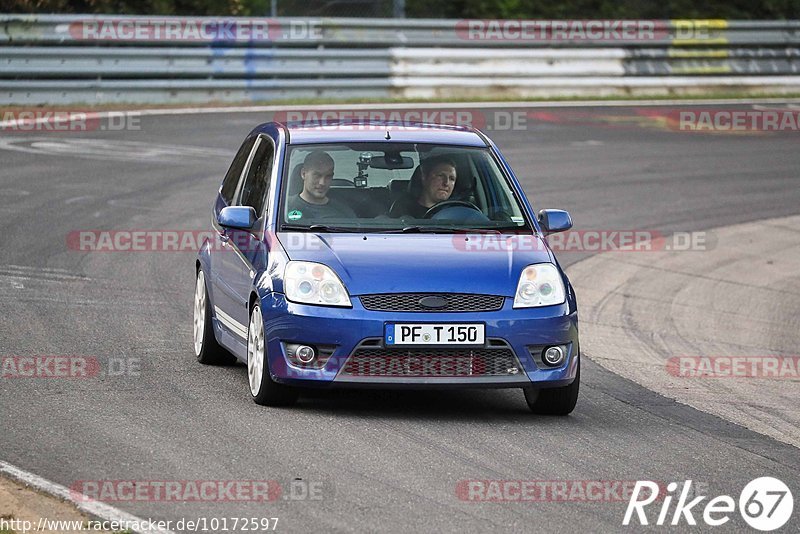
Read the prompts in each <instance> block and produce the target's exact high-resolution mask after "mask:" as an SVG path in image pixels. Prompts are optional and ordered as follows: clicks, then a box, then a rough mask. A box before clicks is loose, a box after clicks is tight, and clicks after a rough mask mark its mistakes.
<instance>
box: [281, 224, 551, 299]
mask: <svg viewBox="0 0 800 534" xmlns="http://www.w3.org/2000/svg"><path fill="white" fill-rule="evenodd" d="M278 238H279V240H280V242H281V244H282V245H283V247H284V249H285V250H286V253H287V255H288V256H289V258H290V259H292V260H303V261H315V262H319V263H323V264H325V265H327V266H328V267H330V268H332V269H333V270H334V271H335V272H336V274H338V275H339V277H340V278H341V279H342V281H343V282H344V283H345V286H346V287H347V290H348V292H349V293H350V294H351V295H365V294H371V293H416V292H419V293H427V292H431V293H450V292H453V293H478V294H487V295H505V296H509V297H513V296H514V293H515V291H516V288H517V282H518V281H519V276H520V273H521V272H522V269H524V268H525V266H527V265H530V264H532V263H543V262H549V261H551V257H550V253H549V250H548V249H547V248H546V246H545V245H544V243H543V241H542V239H541V238H539V237H537V236H534V235H531V234H527V235H513V236H511V235H504V236H501V235H496V234H470V235H465V234H435V235H434V234H422V235H408V234H403V235H393V234H312V233H300V232H284V233H280V234H278Z"/></svg>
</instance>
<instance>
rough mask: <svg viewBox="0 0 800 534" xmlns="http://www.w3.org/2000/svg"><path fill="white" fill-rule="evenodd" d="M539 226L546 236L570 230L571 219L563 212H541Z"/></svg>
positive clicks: (567, 213)
mask: <svg viewBox="0 0 800 534" xmlns="http://www.w3.org/2000/svg"><path fill="white" fill-rule="evenodd" d="M539 224H540V225H541V226H542V230H544V231H545V233H547V234H555V233H557V232H565V231H567V230H569V229H570V228H572V217H570V216H569V212H566V211H564V210H541V211H540V212H539Z"/></svg>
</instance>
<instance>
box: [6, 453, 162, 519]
mask: <svg viewBox="0 0 800 534" xmlns="http://www.w3.org/2000/svg"><path fill="white" fill-rule="evenodd" d="M0 473H2V474H4V475H7V476H9V477H10V478H12V479H14V480H17V481H19V482H22V483H23V484H26V485H28V486H31V487H33V488H36V489H37V490H39V491H42V492H44V493H47V494H48V495H52V496H54V497H57V498H59V499H62V500H65V501H67V502H70V503H72V504H73V505H74V506H75V507H76V508H78V510H80V511H82V512H84V513H85V514H88V515H89V516H91V517H93V518H97V519H99V520H101V521H118V522H126V523H127V524H128V525H134V524H136V525H147V524H148V522H147V520H145V519H141V518H138V517H136V516H135V515H132V514H129V513H128V512H123V511H122V510H119V509H117V508H114V507H113V506H109V505H107V504H106V503H102V502H98V501H91V500H87V501H83V500H81V499H77V498H76V497H75V496H74V495H73V492H72V491H70V490H69V489H68V488H65V487H64V486H62V485H60V484H56V483H55V482H50V481H49V480H46V479H44V478H42V477H40V476H38V475H34V474H33V473H29V472H28V471H24V470H22V469H20V468H19V467H17V466H14V465H11V464H9V463H6V462H3V461H2V460H0ZM130 530H131V532H136V533H141V534H153V533H159V534H175V533H174V532H173V531H171V530H160V529H156V528H153V529H152V530H149V529H148V530H134V529H130Z"/></svg>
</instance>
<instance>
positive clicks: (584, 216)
mask: <svg viewBox="0 0 800 534" xmlns="http://www.w3.org/2000/svg"><path fill="white" fill-rule="evenodd" d="M539 111H541V110H539ZM549 111H552V113H548V114H542V115H538V116H537V117H538V119H537V120H530V121H529V122H528V123H527V125H526V127H525V128H524V129H519V130H511V131H509V130H505V131H492V132H489V135H490V136H492V138H493V139H494V140H495V142H496V143H497V144H498V145H499V147H500V148H501V150H502V151H503V152H504V153H505V155H506V156H507V157H508V158H509V159H510V161H511V164H512V166H513V167H514V169H515V171H516V173H517V175H518V177H519V178H520V179H521V180H522V182H523V184H524V186H525V189H526V192H527V194H528V196H529V198H530V199H531V201H532V202H533V204H534V206H535V208H536V209H540V208H543V207H553V208H563V209H567V210H569V211H570V212H571V214H572V216H573V219H574V220H575V224H576V228H577V229H640V230H641V229H657V230H660V231H661V232H664V233H670V232H674V231H698V230H704V229H710V228H715V227H720V226H726V225H731V224H735V223H741V222H745V221H753V220H759V219H765V218H773V217H780V216H787V215H793V214H797V213H800V186H798V169H800V149H799V148H800V143H798V141H800V138H799V137H798V135H799V134H798V133H797V132H796V131H795V132H783V133H754V132H753V133H743V134H719V133H717V134H712V133H697V132H694V133H688V132H680V131H675V130H674V129H670V128H668V127H665V126H664V123H663V121H660V120H659V119H658V118H652V114H645V115H642V114H640V113H639V112H638V111H637V110H635V109H632V108H631V109H627V108H583V109H577V110H575V109H573V110H557V109H554V110H549ZM643 117H644V118H643ZM267 119H268V117H267V116H266V115H264V114H258V113H228V114H213V115H188V116H181V115H176V116H146V117H142V118H141V129H140V130H136V131H116V132H110V131H95V132H86V133H35V134H34V133H30V134H12V133H8V132H4V133H0V162H2V165H0V176H2V180H0V200H1V202H0V221H2V228H3V231H2V234H0V248H1V250H2V259H0V299H2V319H1V320H0V356H3V357H10V356H32V355H75V356H90V357H93V358H96V359H97V361H98V364H99V366H100V368H101V369H102V370H103V372H101V373H99V374H98V376H96V377H95V378H93V379H46V378H37V379H26V378H3V379H0V428H2V434H1V436H2V437H1V438H0V460H3V461H6V462H9V463H11V464H14V465H16V466H19V467H21V468H23V469H25V470H28V471H31V472H33V473H36V474H38V475H40V476H42V477H44V478H47V479H49V480H51V481H54V482H57V483H59V484H62V485H64V486H68V487H69V486H73V485H74V484H76V483H77V482H78V481H104V480H113V481H119V480H133V481H154V480H156V481H168V480H183V481H186V480H191V481H199V480H207V481H209V480H210V481H220V480H221V481H232V480H276V481H278V482H279V483H280V484H281V485H282V486H283V487H284V493H283V494H282V496H281V498H279V499H277V500H276V501H274V502H268V503H263V502H260V503H259V502H243V501H222V502H212V503H206V502H175V501H168V500H164V499H162V500H158V501H156V502H151V501H145V502H131V501H121V502H120V501H116V502H110V503H109V504H112V505H113V506H116V507H118V508H120V509H122V510H125V511H127V512H130V513H132V514H135V515H137V516H139V517H143V518H148V517H150V518H157V519H164V520H167V519H170V520H179V519H181V518H186V519H196V518H201V517H206V518H211V517H217V518H224V517H228V518H232V517H237V516H238V517H248V518H249V517H278V518H279V524H278V531H283V532H309V531H313V532H316V531H337V532H338V531H359V532H375V531H390V532H434V531H443V532H456V531H465V532H471V531H476V532H481V531H484V532H485V531H492V530H496V531H499V532H522V531H527V532H537V531H556V530H558V531H561V532H587V531H591V532H598V531H604V532H605V531H607V532H619V531H624V530H625V529H623V527H622V526H621V525H622V518H623V514H624V511H625V507H626V504H627V503H626V501H621V500H615V499H613V498H610V499H602V500H600V501H593V502H583V501H581V500H580V499H575V500H567V501H566V502H564V501H559V500H558V499H556V501H555V502H493V503H481V502H467V501H465V500H462V498H460V497H463V494H460V493H458V492H457V488H458V487H460V486H459V481H465V480H473V479H479V480H520V479H524V480H539V481H542V480H548V481H552V480H556V481H589V480H598V481H635V480H640V479H649V480H656V481H662V482H664V483H668V482H672V481H676V482H683V481H684V480H692V481H695V484H696V485H699V486H700V488H701V489H702V490H703V491H704V492H705V494H706V495H712V496H716V495H721V494H725V495H733V496H734V497H735V498H737V497H738V495H739V492H740V491H741V489H742V488H743V487H744V485H745V484H746V483H747V482H749V481H750V480H752V479H754V478H757V477H761V476H775V477H777V478H780V479H781V480H783V482H785V483H786V484H787V485H788V486H789V487H790V488H793V489H794V490H795V499H797V498H798V497H799V496H800V494H798V492H797V490H800V451H798V449H796V448H794V447H792V446H790V445H787V444H783V443H780V442H778V441H776V440H773V439H771V438H767V437H765V436H763V435H760V434H757V433H755V432H752V431H749V430H747V429H745V428H743V427H740V426H737V425H734V424H732V423H729V422H726V421H724V420H722V419H719V418H717V417H715V416H712V415H709V414H706V413H704V412H702V411H698V410H696V409H693V408H690V407H688V406H685V405H682V404H678V403H676V402H674V401H671V400H668V399H666V398H664V397H662V396H660V395H658V394H656V393H653V392H651V391H649V390H647V389H645V388H643V387H641V386H638V385H636V384H635V383H633V382H631V381H628V380H626V379H623V378H621V377H619V376H617V375H615V374H613V373H611V372H609V371H607V370H605V369H603V368H601V367H599V366H598V365H597V364H594V363H593V362H591V356H592V343H593V342H592V340H591V339H585V338H584V339H582V345H584V346H583V349H584V355H585V356H586V357H587V358H585V359H584V361H583V364H584V367H583V369H582V371H583V372H582V384H581V396H580V399H579V402H578V407H577V409H576V411H575V412H574V413H573V414H572V415H571V416H570V417H566V418H548V417H537V416H533V415H531V414H530V413H529V412H528V409H527V407H526V405H525V402H524V399H523V395H522V393H521V392H520V391H519V390H499V391H448V392H430V391H429V392H410V391H336V392H318V393H315V394H314V395H313V396H306V397H303V398H302V399H301V401H300V403H298V405H297V406H295V407H293V408H289V409H269V408H264V407H261V406H257V405H256V404H254V403H253V402H252V401H251V400H250V398H249V392H248V389H247V372H246V368H245V367H244V366H242V365H237V366H234V367H223V368H213V367H205V366H202V365H199V364H198V363H197V362H196V361H195V358H194V354H193V351H192V339H191V332H192V328H191V319H192V306H191V305H192V296H193V288H194V259H195V254H194V253H193V252H191V251H187V252H166V251H161V252H81V251H78V250H74V248H75V247H74V246H73V245H74V243H73V245H70V244H69V243H71V242H70V241H69V239H68V238H69V236H70V235H71V232H76V231H82V230H114V229H116V230H131V229H155V230H209V229H210V227H209V213H210V205H211V201H212V198H213V194H214V192H215V190H216V188H217V187H218V186H219V182H220V180H221V177H222V175H223V174H224V173H225V171H226V170H227V167H228V165H229V163H230V159H231V158H232V155H233V152H234V151H235V149H236V148H237V147H238V146H239V143H240V142H241V140H242V138H243V137H244V135H245V134H246V133H247V131H249V129H250V128H251V127H252V126H253V125H255V124H256V123H259V122H262V121H263V120H267ZM72 235H74V234H72ZM587 255H588V253H575V252H569V253H562V254H560V255H559V258H560V260H561V261H562V263H564V264H566V265H570V264H573V263H575V262H577V261H579V260H581V259H582V258H584V257H586V256H587ZM578 302H579V306H580V294H579V295H578ZM743 305H746V304H744V303H743ZM735 402H736V400H735V399H731V403H735ZM292 484H294V485H293V486H292ZM304 484H306V486H304ZM308 484H315V486H313V487H315V488H319V487H321V488H322V490H321V494H320V495H321V498H319V499H314V500H310V499H307V498H305V499H304V498H302V493H303V492H302V491H301V490H300V488H303V487H308ZM290 487H293V488H296V490H297V491H295V493H294V494H292V493H291V492H290V491H288V490H287V489H286V488H290ZM286 497H289V498H286ZM291 497H294V498H291ZM797 514H798V511H797V506H796V507H795V517H793V519H792V520H791V522H790V523H789V525H787V526H786V527H785V529H784V531H785V532H788V531H797V528H798V522H797ZM656 515H657V512H656V511H654V512H652V513H651V514H650V516H649V517H650V519H651V521H654V520H655V517H656ZM700 515H702V512H701V513H700ZM695 516H697V514H695ZM701 524H702V523H701ZM641 528H642V527H633V526H631V527H628V530H631V531H637V530H640V529H641ZM664 528H666V527H664ZM689 528H690V527H688V526H687V525H686V523H685V522H683V523H681V525H679V526H678V527H672V530H673V531H676V530H688V529H689ZM705 528H707V527H705ZM747 528H748V527H747V525H746V524H745V523H744V521H743V520H742V518H741V517H740V516H738V514H734V515H733V516H732V519H731V521H730V522H729V523H728V524H726V525H724V526H722V527H718V528H717V529H715V530H716V531H719V532H733V531H746V530H747ZM701 530H702V528H701Z"/></svg>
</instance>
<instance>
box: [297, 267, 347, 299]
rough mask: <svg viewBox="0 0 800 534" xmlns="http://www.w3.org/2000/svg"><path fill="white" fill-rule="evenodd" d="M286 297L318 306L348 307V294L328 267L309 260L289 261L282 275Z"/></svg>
mask: <svg viewBox="0 0 800 534" xmlns="http://www.w3.org/2000/svg"><path fill="white" fill-rule="evenodd" d="M283 284H284V290H285V291H286V298H287V299H289V300H291V301H292V302H299V303H303V304H318V305H320V306H347V307H350V306H351V304H350V295H349V294H348V293H347V290H346V289H345V288H344V284H342V281H341V280H339V277H338V276H336V273H334V272H333V271H332V270H331V269H330V267H328V266H326V265H322V264H321V263H314V262H311V261H290V262H289V263H287V264H286V272H285V273H284V276H283Z"/></svg>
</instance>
